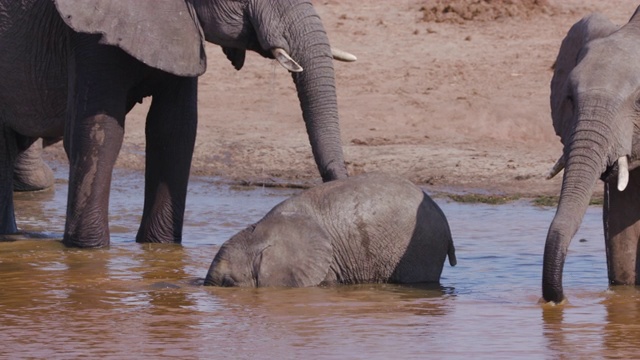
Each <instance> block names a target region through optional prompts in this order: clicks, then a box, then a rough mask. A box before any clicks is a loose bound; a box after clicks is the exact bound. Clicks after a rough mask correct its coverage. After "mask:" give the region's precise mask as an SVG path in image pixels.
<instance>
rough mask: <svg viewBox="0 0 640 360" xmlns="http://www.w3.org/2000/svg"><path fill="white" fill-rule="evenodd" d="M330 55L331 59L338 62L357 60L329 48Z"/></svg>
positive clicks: (354, 57) (340, 51)
mask: <svg viewBox="0 0 640 360" xmlns="http://www.w3.org/2000/svg"><path fill="white" fill-rule="evenodd" d="M331 55H333V58H334V59H335V60H338V61H345V62H353V61H356V60H358V58H357V57H356V56H355V55H353V54H350V53H348V52H346V51H343V50H340V49H336V48H331Z"/></svg>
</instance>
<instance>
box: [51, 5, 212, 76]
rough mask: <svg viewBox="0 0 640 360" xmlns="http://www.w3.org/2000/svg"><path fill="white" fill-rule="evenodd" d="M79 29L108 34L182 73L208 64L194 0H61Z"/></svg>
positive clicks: (154, 63) (107, 40)
mask: <svg viewBox="0 0 640 360" xmlns="http://www.w3.org/2000/svg"><path fill="white" fill-rule="evenodd" d="M55 3H56V7H57V8H58V12H59V13H60V15H61V16H62V19H63V20H64V21H65V22H66V23H67V25H69V26H70V27H71V28H72V29H73V30H75V31H77V32H83V33H91V34H102V40H101V42H102V43H104V44H109V45H115V46H118V47H120V48H121V49H123V50H124V51H126V52H127V53H129V54H130V55H132V56H133V57H135V58H136V59H138V60H140V61H141V62H143V63H145V64H147V65H149V66H151V67H154V68H157V69H160V70H163V71H166V72H169V73H172V74H175V75H180V76H198V75H201V74H202V73H204V71H205V69H206V57H205V52H204V35H203V32H202V28H201V27H200V23H199V22H198V20H197V19H198V17H197V15H196V13H195V10H194V8H193V6H192V5H191V2H189V1H184V0H163V1H157V0H55Z"/></svg>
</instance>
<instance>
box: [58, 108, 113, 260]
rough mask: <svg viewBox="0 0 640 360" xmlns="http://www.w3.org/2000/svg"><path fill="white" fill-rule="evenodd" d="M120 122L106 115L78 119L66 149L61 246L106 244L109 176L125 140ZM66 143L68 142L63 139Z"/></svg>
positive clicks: (107, 240)
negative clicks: (66, 192)
mask: <svg viewBox="0 0 640 360" xmlns="http://www.w3.org/2000/svg"><path fill="white" fill-rule="evenodd" d="M123 121H124V114H123V115H122V117H121V119H118V118H116V117H112V116H109V115H106V114H98V115H92V116H88V117H81V118H79V119H77V124H75V126H74V127H73V136H71V139H70V142H71V144H70V146H69V147H68V149H69V150H68V156H69V163H70V167H69V195H68V204H67V222H66V225H65V233H64V238H63V243H64V244H65V245H67V246H73V247H101V246H107V245H109V220H108V215H109V190H110V188H111V173H112V171H113V166H114V164H115V161H116V158H117V156H118V153H119V151H120V147H121V145H122V139H123V137H124V127H123ZM65 141H67V140H66V139H65Z"/></svg>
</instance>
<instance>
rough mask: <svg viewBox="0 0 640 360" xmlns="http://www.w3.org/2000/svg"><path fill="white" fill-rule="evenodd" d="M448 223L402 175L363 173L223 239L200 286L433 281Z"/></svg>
mask: <svg viewBox="0 0 640 360" xmlns="http://www.w3.org/2000/svg"><path fill="white" fill-rule="evenodd" d="M447 255H448V256H449V264H451V266H454V265H455V264H456V258H455V249H454V247H453V241H452V239H451V231H450V230H449V224H448V223H447V219H446V218H445V216H444V214H443V213H442V210H440V208H439V207H438V205H437V204H436V203H435V202H434V201H433V200H432V199H431V198H430V197H429V196H428V195H427V194H425V193H424V192H423V191H422V190H421V189H420V188H418V187H417V186H415V185H413V184H412V183H411V182H409V181H408V180H405V179H402V178H400V177H397V176H391V175H386V174H381V173H370V174H364V175H360V176H355V177H350V178H348V179H342V180H335V181H331V182H328V183H324V184H322V185H319V186H317V187H315V188H312V189H309V190H306V191H304V192H302V193H300V194H298V195H296V196H294V197H292V198H290V199H288V200H285V201H283V202H282V203H280V204H278V205H277V206H276V207H274V208H273V209H272V210H271V211H270V212H269V213H268V214H267V215H266V216H265V217H264V218H262V220H260V221H259V222H258V223H256V224H254V225H251V226H249V227H248V228H246V229H244V230H242V231H240V232H239V233H238V234H236V235H234V236H233V237H232V238H231V239H229V240H228V241H226V242H225V243H224V244H223V245H222V247H221V248H220V250H219V251H218V253H217V254H216V256H215V258H214V259H213V263H212V264H211V267H210V268H209V272H208V273H207V277H206V279H205V285H216V286H244V287H263V286H288V287H303V286H315V285H324V284H335V283H341V284H358V283H385V282H390V283H418V282H439V281H440V274H441V273H442V267H443V266H444V261H445V258H446V257H447Z"/></svg>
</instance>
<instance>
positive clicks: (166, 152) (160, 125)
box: [136, 74, 198, 243]
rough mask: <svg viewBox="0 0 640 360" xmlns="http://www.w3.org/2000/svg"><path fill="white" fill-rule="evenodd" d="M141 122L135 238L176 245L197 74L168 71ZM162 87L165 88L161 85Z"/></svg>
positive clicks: (190, 149) (179, 238)
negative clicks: (142, 161)
mask: <svg viewBox="0 0 640 360" xmlns="http://www.w3.org/2000/svg"><path fill="white" fill-rule="evenodd" d="M163 76H164V77H166V78H167V80H166V81H165V82H163V86H162V88H160V89H156V90H155V91H154V93H153V100H152V102H151V107H150V109H149V114H148V115H147V125H146V171H145V196H144V212H143V215H142V222H141V224H140V229H139V230H138V235H137V237H136V241H137V242H141V243H148V242H153V243H180V242H181V241H182V224H183V219H184V209H185V201H186V196H187V183H188V181H189V171H190V169H191V158H192V155H193V148H194V144H195V137H196V127H197V101H196V99H197V85H198V84H197V78H187V77H178V76H173V75H169V74H165V75H163ZM165 85H166V86H165Z"/></svg>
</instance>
